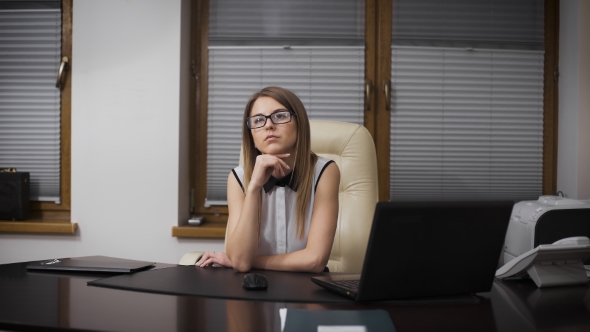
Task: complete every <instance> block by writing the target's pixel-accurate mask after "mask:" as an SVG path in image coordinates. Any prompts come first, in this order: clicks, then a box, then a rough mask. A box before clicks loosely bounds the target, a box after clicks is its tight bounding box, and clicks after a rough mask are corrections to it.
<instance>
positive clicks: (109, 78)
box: [0, 0, 223, 263]
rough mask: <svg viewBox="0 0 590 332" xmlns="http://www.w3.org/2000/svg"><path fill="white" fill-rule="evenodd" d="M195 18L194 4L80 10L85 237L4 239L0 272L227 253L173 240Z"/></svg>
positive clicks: (79, 205) (179, 208)
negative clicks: (74, 261) (82, 259)
mask: <svg viewBox="0 0 590 332" xmlns="http://www.w3.org/2000/svg"><path fill="white" fill-rule="evenodd" d="M189 9H190V2H189V1H188V0H173V1H170V0H167V1H124V0H108V1H79V0H75V1H74V8H73V10H74V12H73V14H74V16H73V41H72V45H73V50H72V53H73V54H72V221H74V222H77V223H78V225H79V232H78V234H77V235H75V236H70V235H27V234H3V235H0V263H10V262H18V261H28V260H40V259H45V258H54V257H72V256H85V255H106V256H115V257H122V258H132V259H141V260H152V261H158V262H167V263H176V262H178V260H179V259H180V257H182V254H184V253H185V252H187V251H193V250H216V251H220V250H223V241H221V240H195V239H186V240H183V239H178V238H174V237H172V236H171V228H172V226H174V225H177V224H178V221H179V219H182V218H184V219H185V220H186V218H187V216H188V211H187V210H188V162H187V160H188V156H187V153H188V120H187V119H188V94H189V91H188V89H189V87H188V80H189V79H190V71H189V61H188V59H189V53H188V52H189V47H188V46H189V39H188V38H189V27H190V25H189ZM181 60H182V63H181ZM181 69H182V70H181ZM181 73H182V74H181Z"/></svg>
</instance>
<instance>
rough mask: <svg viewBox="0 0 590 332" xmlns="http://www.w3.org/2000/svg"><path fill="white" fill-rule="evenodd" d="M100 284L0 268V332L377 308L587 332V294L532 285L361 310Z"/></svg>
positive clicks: (444, 326)
mask: <svg viewBox="0 0 590 332" xmlns="http://www.w3.org/2000/svg"><path fill="white" fill-rule="evenodd" d="M170 266H172V265H168V264H158V265H157V266H156V268H165V267H170ZM104 277H105V275H104V274H95V275H89V274H81V273H78V274H74V273H68V274H63V273H62V274H60V273H31V272H29V273H27V270H26V263H16V264H7V265H0V330H15V331H21V330H34V331H40V330H43V329H44V328H45V329H52V330H55V329H64V330H67V329H74V330H100V331H185V330H199V331H201V330H203V331H234V330H235V331H238V330H239V331H279V330H280V319H279V314H278V312H279V309H280V308H299V309H317V310H326V309H375V308H381V309H385V310H387V311H388V312H389V314H390V316H391V319H392V321H393V323H394V325H395V327H396V328H397V330H398V331H402V332H403V331H440V330H450V331H535V330H540V329H546V330H560V329H568V330H575V331H578V330H580V331H581V330H590V296H589V292H588V291H589V289H590V288H589V287H588V286H574V287H559V288H546V289H538V288H537V287H536V286H535V284H534V283H533V282H532V281H531V280H523V281H512V282H495V283H494V287H493V288H492V291H491V292H488V293H481V294H478V295H480V296H481V299H482V300H481V301H480V302H479V303H477V304H465V303H464V304H448V303H446V304H445V303H441V304H428V305H419V304H380V305H379V304H371V305H365V304H359V303H341V304H317V303H285V302H261V301H260V302H257V301H243V300H225V299H215V298H203V297H197V296H175V295H162V294H151V293H140V292H132V291H124V290H117V289H109V288H102V287H93V286H88V285H86V283H87V282H88V281H90V280H96V279H99V278H104ZM310 283H311V281H310Z"/></svg>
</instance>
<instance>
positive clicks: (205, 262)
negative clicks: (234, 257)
mask: <svg viewBox="0 0 590 332" xmlns="http://www.w3.org/2000/svg"><path fill="white" fill-rule="evenodd" d="M213 264H219V265H221V266H224V267H232V264H231V261H230V260H229V257H227V254H226V253H224V252H215V251H213V252H209V251H207V252H206V253H205V254H203V256H202V257H201V259H200V260H199V262H197V264H195V265H197V266H198V267H207V266H211V265H213Z"/></svg>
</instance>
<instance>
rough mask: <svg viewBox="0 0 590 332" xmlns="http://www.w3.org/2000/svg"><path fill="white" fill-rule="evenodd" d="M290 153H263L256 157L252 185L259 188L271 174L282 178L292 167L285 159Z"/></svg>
mask: <svg viewBox="0 0 590 332" xmlns="http://www.w3.org/2000/svg"><path fill="white" fill-rule="evenodd" d="M289 156H290V154H288V153H283V154H275V155H272V154H261V155H259V156H257V157H256V164H255V165H254V171H253V172H252V178H251V180H250V186H254V187H255V188H257V189H259V188H262V186H263V185H264V184H265V183H266V181H268V179H269V178H270V176H271V175H273V176H274V177H275V178H278V179H280V178H282V177H284V176H285V175H287V173H289V171H290V170H291V168H290V167H289V165H287V163H286V162H285V161H284V160H283V159H284V158H288V157H289Z"/></svg>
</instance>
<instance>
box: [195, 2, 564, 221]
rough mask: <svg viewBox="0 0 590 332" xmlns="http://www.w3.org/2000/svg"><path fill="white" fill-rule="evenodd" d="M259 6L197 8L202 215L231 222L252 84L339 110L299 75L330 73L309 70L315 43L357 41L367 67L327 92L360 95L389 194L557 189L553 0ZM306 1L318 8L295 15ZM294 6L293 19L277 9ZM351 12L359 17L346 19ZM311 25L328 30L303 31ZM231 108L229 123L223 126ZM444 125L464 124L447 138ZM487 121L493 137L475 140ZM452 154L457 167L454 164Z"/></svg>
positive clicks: (361, 65)
mask: <svg viewBox="0 0 590 332" xmlns="http://www.w3.org/2000/svg"><path fill="white" fill-rule="evenodd" d="M249 3H250V4H249V5H245V4H244V2H242V1H238V2H231V3H229V2H227V3H226V2H225V1H211V2H209V1H207V0H203V1H198V2H197V6H198V8H197V9H196V10H195V11H194V12H198V13H199V14H196V13H194V14H193V15H194V18H193V24H194V26H193V32H194V33H195V37H194V38H193V40H194V45H193V59H194V61H193V66H194V70H195V73H196V78H197V79H196V80H195V87H194V91H196V93H195V98H194V100H196V102H195V104H194V105H193V106H194V108H193V109H194V110H195V113H194V114H193V121H192V122H191V125H192V132H193V135H192V136H193V137H194V141H193V142H192V147H191V151H192V152H191V154H192V158H191V161H192V164H191V169H192V170H193V174H192V180H191V181H192V185H191V187H192V188H194V195H193V196H192V197H193V198H192V204H193V207H194V208H193V211H192V212H193V213H194V214H199V215H203V216H205V219H206V221H209V222H219V223H224V222H225V221H226V219H227V215H226V214H227V208H226V207H225V206H223V204H224V197H225V181H226V179H227V175H228V173H229V172H230V170H231V168H232V167H234V165H236V163H237V156H238V155H239V135H240V132H241V128H240V119H241V113H242V112H243V107H244V105H245V103H246V100H247V97H248V96H249V95H250V94H251V93H252V92H254V91H256V90H257V89H259V88H260V87H263V86H266V85H271V84H280V85H283V86H285V87H290V88H292V89H293V90H295V91H297V92H298V93H299V95H300V97H301V98H302V100H303V102H304V104H305V106H306V107H307V108H308V111H309V112H310V117H311V118H312V119H313V118H314V117H316V116H317V117H316V118H319V117H323V116H336V117H339V119H343V118H342V114H341V113H340V112H339V110H337V109H339V108H342V107H336V108H335V109H329V108H326V109H323V110H321V111H320V112H318V113H314V112H315V111H316V110H317V109H318V108H316V105H322V103H320V104H314V103H315V101H316V99H315V96H313V95H311V94H310V92H312V91H316V90H318V88H317V86H314V88H310V87H311V86H312V85H311V84H312V83H310V81H304V79H303V76H304V73H303V72H306V73H307V74H306V75H308V76H309V77H313V75H312V74H315V73H320V74H321V73H323V70H321V69H320V70H318V69H317V68H315V67H313V66H315V63H314V59H315V57H316V55H315V53H314V52H316V51H318V50H321V52H327V49H328V48H329V47H333V48H342V49H344V48H348V50H349V51H350V52H351V53H354V52H353V51H352V50H353V49H354V47H358V48H359V50H360V52H359V51H357V54H355V55H354V56H351V59H352V57H357V56H359V55H360V59H358V60H351V61H350V62H351V63H355V64H356V66H358V72H360V73H364V76H362V75H361V76H360V77H358V76H355V78H354V79H353V80H351V81H350V82H351V83H344V82H346V81H345V79H344V78H340V77H337V76H332V77H331V78H332V79H333V80H332V81H330V80H326V81H325V82H328V84H327V85H325V86H323V87H322V88H325V87H328V86H335V87H338V88H343V87H345V86H346V87H347V88H350V90H346V89H347V88H343V89H342V90H340V91H343V92H342V93H343V94H342V95H339V94H338V93H340V92H336V93H334V94H333V95H332V97H336V98H340V97H341V96H343V95H346V96H351V100H352V99H356V101H355V102H356V104H355V103H354V102H352V101H351V102H350V103H349V104H347V105H355V106H351V107H356V108H357V109H362V110H363V114H355V115H354V116H351V117H346V118H345V119H346V120H344V121H352V122H357V121H358V122H363V123H364V125H365V126H366V127H367V129H368V130H369V132H370V133H371V134H372V135H373V138H374V140H375V145H376V149H377V156H378V164H379V169H378V171H379V182H380V187H379V193H380V200H403V199H432V198H434V197H437V198H440V196H441V195H446V198H448V199H464V198H465V197H469V198H474V197H477V198H484V199H485V198H487V199H496V198H514V199H519V198H525V197H526V198H529V197H531V196H534V195H537V194H541V193H543V194H548V193H551V192H553V191H554V190H555V157H556V153H555V148H556V145H555V139H556V137H555V125H556V122H555V121H554V120H553V119H556V116H557V112H556V103H555V95H556V82H555V81H554V78H553V72H554V66H555V64H556V61H557V59H556V52H557V39H556V36H557V34H556V31H557V21H556V17H558V13H557V9H558V7H559V6H558V5H557V2H556V1H553V0H547V1H545V2H544V3H543V2H538V1H533V0H530V1H527V0H523V1H459V0H456V1H450V2H449V1H446V2H439V1H426V0H423V1H403V0H401V1H390V0H366V1H364V2H359V1H350V2H341V1H335V2H331V1H310V2H301V1H294V2H293V3H290V2H288V1H287V2H280V4H277V2H272V3H273V4H272V5H262V3H263V1H252V2H249ZM290 6H292V7H290ZM297 6H300V7H306V8H311V11H309V12H301V13H299V12H297V10H298V8H297ZM340 6H342V7H347V6H350V7H351V8H353V7H354V8H356V11H355V14H350V15H349V14H344V9H343V8H341V7H340ZM285 8H287V9H288V10H287V12H289V13H290V15H285V16H281V15H280V13H281V12H282V10H285ZM359 8H361V9H362V10H359ZM220 11H221V12H225V14H219V13H220ZM294 13H298V14H294ZM490 13H492V14H490ZM224 15H225V16H224ZM232 15H233V16H232ZM346 17H356V19H351V20H349V21H346V20H345V19H342V20H338V18H346ZM361 17H362V19H361ZM462 18H470V19H467V20H464V19H462ZM473 18H477V19H473ZM318 21H319V22H322V23H324V22H325V25H326V26H329V24H330V22H331V21H334V22H336V23H337V24H335V26H337V27H338V28H339V29H341V30H336V29H328V30H329V32H330V33H334V32H335V31H338V32H337V34H339V33H341V32H342V31H349V32H354V33H356V35H355V34H354V33H352V34H351V35H347V37H346V38H335V37H334V36H335V35H334V34H333V35H330V36H326V35H322V33H323V31H319V30H320V29H318V27H323V25H322V24H317V23H316V22H318ZM300 22H302V26H297V24H300ZM482 22H484V23H485V24H482ZM478 23H479V24H478ZM239 24H243V25H239ZM474 24H475V25H474ZM361 26H362V27H364V29H360V28H359V27H361ZM270 27H272V29H270ZM306 27H311V30H318V31H319V32H318V34H319V36H320V37H318V38H317V39H314V38H313V37H310V35H309V34H308V35H306V31H309V29H308V30H306V29H305V28H306ZM265 28H269V30H265ZM361 31H362V34H360V32H361ZM313 32H314V33H315V32H316V31H313ZM307 33H309V32H307ZM344 34H345V33H344ZM298 53H300V54H298ZM303 54H304V55H303ZM304 56H305V57H307V60H302V58H303V57H304ZM330 57H331V58H332V59H333V62H336V61H337V60H338V61H340V60H343V59H345V58H346V57H345V56H344V55H330ZM363 57H364V58H363ZM304 64H305V65H304ZM312 67H313V68H312ZM304 68H305V69H304ZM310 68H312V69H310ZM329 76H330V74H328V77H329ZM351 77H352V76H351ZM281 79H282V80H281ZM352 82H354V83H352ZM339 83H343V84H342V85H339ZM507 83H509V84H508V85H507ZM290 84H291V85H290ZM484 87H485V88H484ZM322 88H319V90H322ZM326 89H327V88H326ZM484 101H485V102H484ZM326 104H328V103H326ZM357 105H358V106H357ZM425 105H426V106H425ZM458 105H459V106H460V107H459V106H458ZM230 109H231V110H232V111H230ZM416 110H418V111H417V112H416ZM498 110H499V112H497V111H498ZM224 112H230V113H224ZM230 114H231V115H230ZM230 117H231V118H234V122H232V123H231V124H230V123H225V124H223V125H222V124H221V123H223V121H221V122H219V121H220V120H223V119H227V118H230ZM236 117H237V118H236ZM480 120H484V121H483V122H482V121H480ZM445 126H447V128H456V129H457V128H458V129H457V130H456V131H455V132H454V133H453V132H452V131H451V135H450V136H449V135H448V134H449V132H448V130H446V129H445ZM486 126H487V127H486ZM483 127H485V131H486V135H487V136H485V138H484V137H483V136H478V135H479V134H481V133H480V132H483V131H484V130H482V129H481V128H483ZM442 132H444V135H443V134H442ZM472 134H473V135H475V136H473V135H472ZM225 135H227V136H225ZM229 135H237V137H238V141H237V142H238V143H237V144H236V143H233V142H235V141H234V140H231V141H230V140H229ZM445 135H446V136H445ZM486 140H487V141H486ZM484 141H486V142H487V143H484ZM442 142H452V144H450V145H449V144H443V143H442ZM492 143H493V144H492ZM486 144H487V145H486ZM478 149H480V150H486V151H485V152H481V151H477V150H478ZM443 152H444V153H447V154H446V155H443V154H442V153H443ZM215 153H220V155H219V156H218V157H215ZM457 153H459V155H457ZM212 157H213V159H211V158H212ZM217 160H219V161H225V162H226V163H227V166H222V164H220V163H218V162H217ZM449 160H450V161H451V162H450V164H455V165H456V166H458V167H457V168H455V169H450V168H449V167H448V166H449V164H448V163H447V162H448V161H449ZM429 163H430V164H429ZM444 163H447V164H444ZM230 165H231V166H230ZM527 167H528V168H527ZM217 170H219V173H218V174H217V173H216V171H217ZM433 174H434V175H433ZM441 174H442V175H444V176H442V177H441V176H439V175H441ZM454 174H458V175H460V176H459V177H454V176H453V175H454ZM412 176H413V177H412ZM433 176H438V178H434V177H433ZM513 181H515V182H513ZM527 181H528V182H527ZM434 182H436V184H434ZM404 183H405V184H404ZM425 184H426V185H425ZM525 187H526V188H525ZM419 188H422V189H420V190H415V189H419ZM523 188H525V189H524V190H521V189H523ZM437 190H438V191H437ZM412 191H414V192H413V193H412ZM411 193H412V194H411ZM433 193H435V194H434V195H433ZM409 194H411V195H409Z"/></svg>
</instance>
